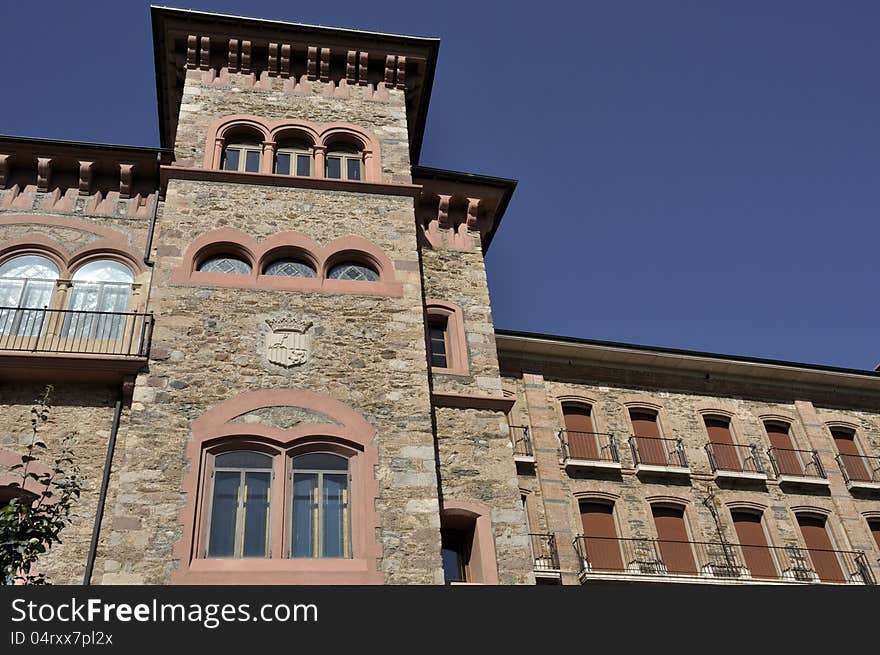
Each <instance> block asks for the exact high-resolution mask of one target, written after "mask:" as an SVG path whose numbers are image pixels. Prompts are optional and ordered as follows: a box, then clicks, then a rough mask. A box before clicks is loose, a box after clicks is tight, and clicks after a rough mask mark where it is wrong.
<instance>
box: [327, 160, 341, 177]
mask: <svg viewBox="0 0 880 655" xmlns="http://www.w3.org/2000/svg"><path fill="white" fill-rule="evenodd" d="M326 176H327V177H332V178H335V179H339V178H340V177H342V160H341V159H340V158H339V157H327V172H326Z"/></svg>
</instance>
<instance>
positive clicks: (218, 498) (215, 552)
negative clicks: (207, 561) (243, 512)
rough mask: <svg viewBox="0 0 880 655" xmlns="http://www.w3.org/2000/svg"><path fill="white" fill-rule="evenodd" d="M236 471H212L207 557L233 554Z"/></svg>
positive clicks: (236, 510) (236, 501) (236, 508)
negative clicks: (212, 493) (212, 483)
mask: <svg viewBox="0 0 880 655" xmlns="http://www.w3.org/2000/svg"><path fill="white" fill-rule="evenodd" d="M240 479H241V474H240V473H239V472H238V471H217V472H215V473H214V495H213V498H212V502H211V527H210V533H209V537H208V557H232V556H233V555H234V554H235V525H236V516H237V514H238V485H239V482H240Z"/></svg>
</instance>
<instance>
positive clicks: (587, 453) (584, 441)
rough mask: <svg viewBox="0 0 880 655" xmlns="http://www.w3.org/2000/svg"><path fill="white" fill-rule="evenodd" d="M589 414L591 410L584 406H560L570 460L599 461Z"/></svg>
mask: <svg viewBox="0 0 880 655" xmlns="http://www.w3.org/2000/svg"><path fill="white" fill-rule="evenodd" d="M591 412H592V410H591V408H590V407H587V406H584V405H563V406H562V417H563V419H564V420H565V431H566V436H567V438H568V450H569V456H570V457H571V458H572V459H586V460H597V459H599V448H598V446H597V444H596V435H595V434H593V417H592V416H591Z"/></svg>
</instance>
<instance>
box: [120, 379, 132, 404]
mask: <svg viewBox="0 0 880 655" xmlns="http://www.w3.org/2000/svg"><path fill="white" fill-rule="evenodd" d="M134 383H135V376H133V375H126V376H125V377H124V378H122V404H123V405H125V406H126V407H131V401H132V398H134Z"/></svg>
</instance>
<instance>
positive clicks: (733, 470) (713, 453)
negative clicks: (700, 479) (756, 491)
mask: <svg viewBox="0 0 880 655" xmlns="http://www.w3.org/2000/svg"><path fill="white" fill-rule="evenodd" d="M706 454H707V455H708V456H709V465H710V466H711V467H712V472H713V473H714V474H715V478H716V479H730V480H766V479H767V472H766V471H765V470H764V465H763V464H762V463H761V459H760V457H759V456H758V448H757V447H756V446H739V445H735V444H729V443H713V442H711V441H710V442H709V443H707V444H706Z"/></svg>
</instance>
